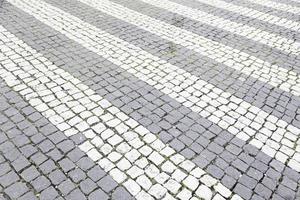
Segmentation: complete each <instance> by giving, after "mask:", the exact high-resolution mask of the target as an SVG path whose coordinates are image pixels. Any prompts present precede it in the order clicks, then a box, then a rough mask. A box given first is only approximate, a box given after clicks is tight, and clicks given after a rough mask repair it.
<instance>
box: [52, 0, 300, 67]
mask: <svg viewBox="0 0 300 200" xmlns="http://www.w3.org/2000/svg"><path fill="white" fill-rule="evenodd" d="M48 1H49V2H53V1H51V0H48ZM112 1H114V2H115V3H119V4H121V5H123V6H125V7H128V8H130V9H133V10H135V11H138V12H141V13H143V14H146V15H148V16H150V17H153V18H156V19H158V20H161V21H165V22H167V23H169V24H172V25H175V26H177V27H179V28H182V29H185V30H188V31H191V32H193V33H195V34H198V35H200V36H204V37H206V38H209V39H211V40H214V41H216V42H220V43H221V44H224V45H227V46H230V47H232V48H236V49H238V50H241V51H243V52H245V53H248V54H249V55H252V56H255V57H257V58H260V59H262V60H265V61H268V62H270V63H276V64H277V65H279V66H281V67H284V68H287V69H293V70H294V71H295V72H297V73H300V68H299V67H297V66H300V56H298V57H296V56H295V55H288V54H287V53H285V52H283V51H280V50H277V49H275V48H271V47H269V46H267V45H264V44H261V43H259V42H255V41H253V40H250V39H247V38H246V37H243V36H240V35H237V34H233V33H230V32H228V31H225V30H222V29H219V28H216V27H213V26H210V25H206V24H202V23H200V22H198V21H196V20H191V19H189V18H186V17H183V16H181V15H178V14H176V13H172V12H169V11H166V10H164V9H160V8H157V7H155V6H151V5H149V4H146V3H143V2H141V1H138V0H123V1H121V2H120V1H119V0H112ZM180 1H181V0H180ZM54 2H55V3H56V2H57V1H54ZM210 10H211V9H210ZM205 11H207V9H205ZM211 12H213V11H211ZM243 24H245V23H243ZM246 24H247V23H246Z"/></svg>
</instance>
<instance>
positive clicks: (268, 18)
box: [197, 0, 300, 31]
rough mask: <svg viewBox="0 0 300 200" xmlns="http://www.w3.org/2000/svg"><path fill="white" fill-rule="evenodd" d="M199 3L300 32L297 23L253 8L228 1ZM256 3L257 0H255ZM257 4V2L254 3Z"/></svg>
mask: <svg viewBox="0 0 300 200" xmlns="http://www.w3.org/2000/svg"><path fill="white" fill-rule="evenodd" d="M197 1H198V2H201V3H205V4H207V5H211V6H214V7H216V8H221V9H225V10H228V11H230V12H234V13H237V14H240V15H244V16H247V17H250V18H254V19H258V20H261V21H265V22H268V23H271V24H275V25H278V26H282V27H284V28H287V29H291V30H294V31H299V30H300V29H299V28H300V24H299V23H298V22H297V21H292V20H288V19H285V18H280V17H277V16H274V15H270V14H268V13H264V12H260V11H257V10H254V9H251V8H247V7H243V6H238V5H235V4H233V3H228V2H226V1H222V0H211V1H209V0H197ZM253 1H255V0H253ZM253 3H256V2H253ZM282 10H284V9H282Z"/></svg>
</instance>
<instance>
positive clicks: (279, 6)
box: [248, 0, 300, 15]
mask: <svg viewBox="0 0 300 200" xmlns="http://www.w3.org/2000/svg"><path fill="white" fill-rule="evenodd" d="M248 1H249V2H251V3H255V4H259V5H262V6H266V7H269V8H273V9H276V10H281V11H285V12H290V13H293V14H297V15H300V8H299V7H296V6H292V5H288V4H284V3H279V2H275V1H270V0H248Z"/></svg>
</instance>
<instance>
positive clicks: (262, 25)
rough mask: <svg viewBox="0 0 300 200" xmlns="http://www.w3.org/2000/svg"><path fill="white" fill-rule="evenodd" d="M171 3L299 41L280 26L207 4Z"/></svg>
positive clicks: (194, 0) (192, 1) (193, 1)
mask: <svg viewBox="0 0 300 200" xmlns="http://www.w3.org/2000/svg"><path fill="white" fill-rule="evenodd" d="M171 1H173V2H176V3H179V4H182V5H184V6H188V7H191V8H197V9H199V10H202V11H206V12H207V11H208V12H210V13H213V14H214V15H217V16H219V17H222V18H225V19H228V20H231V21H234V22H238V23H242V24H247V25H249V26H253V27H255V28H259V29H261V30H264V31H268V32H270V33H276V34H278V35H281V36H283V37H286V38H288V39H292V40H297V41H299V40H300V36H299V33H298V32H296V31H293V30H290V29H286V28H284V27H281V26H277V25H274V24H271V23H268V22H264V21H261V20H258V19H255V18H250V17H246V16H241V15H239V14H236V13H233V12H230V11H227V10H224V9H220V8H216V7H213V6H210V5H207V4H203V3H200V2H198V1H197V0H171Z"/></svg>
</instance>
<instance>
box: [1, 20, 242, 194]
mask: <svg viewBox="0 0 300 200" xmlns="http://www.w3.org/2000/svg"><path fill="white" fill-rule="evenodd" d="M0 30H1V33H0V40H1V42H0V47H1V53H0V62H1V66H0V76H1V78H3V79H4V80H5V82H6V83H7V84H8V86H10V87H11V88H12V89H13V90H15V91H17V92H18V93H20V94H21V95H22V96H23V97H24V98H25V99H26V100H28V101H29V103H30V105H32V106H33V107H34V108H36V109H37V110H38V111H39V112H41V113H42V114H43V115H44V116H45V117H46V118H47V119H49V121H50V122H51V123H53V124H54V125H55V126H56V127H57V128H58V129H59V130H61V131H62V132H64V134H65V135H66V136H71V135H74V134H76V133H78V132H81V133H83V134H84V135H85V136H86V138H88V140H87V141H85V142H84V143H82V144H81V145H80V146H79V148H80V149H81V150H82V151H84V152H85V153H86V154H87V155H88V156H89V157H90V158H91V159H92V160H93V161H95V162H98V164H99V165H100V166H101V167H102V168H103V169H104V170H105V171H106V172H108V173H109V174H110V175H111V176H112V177H113V178H114V180H116V181H117V182H118V183H120V184H122V185H124V187H126V188H127V189H128V191H129V192H130V193H131V194H132V195H133V196H135V197H136V198H137V199H153V198H156V199H159V198H162V197H164V196H165V197H166V198H168V199H172V198H173V197H178V198H181V197H187V198H191V197H192V195H194V196H195V197H198V198H206V199H208V198H212V197H215V198H221V196H223V197H225V198H229V197H232V198H233V199H240V197H239V196H237V195H233V194H232V193H231V192H230V191H229V190H228V189H226V188H225V187H224V186H223V185H222V184H221V183H220V182H218V181H217V180H216V179H214V178H212V177H211V176H209V175H208V174H207V173H206V172H204V171H203V170H201V169H200V168H199V167H196V166H195V164H193V163H192V162H191V161H189V160H186V159H185V158H184V157H183V156H181V155H179V154H177V153H176V152H175V151H174V150H173V149H172V148H170V147H169V146H168V145H165V144H163V143H162V142H161V141H160V140H159V139H158V138H157V137H156V136H155V135H153V134H152V133H150V132H149V131H148V130H147V129H145V128H144V127H142V126H141V125H139V124H138V123H137V122H136V121H135V120H133V119H131V118H129V117H128V116H127V115H126V114H124V113H123V112H121V111H120V110H119V109H118V108H116V107H114V106H112V105H111V104H110V102H108V101H107V100H105V99H103V98H102V97H101V96H99V95H97V94H95V92H94V91H93V90H91V89H89V88H88V86H86V85H84V84H82V83H81V81H79V80H78V79H76V78H74V77H73V76H72V75H71V74H69V73H67V72H65V71H64V70H62V69H60V68H58V67H56V66H55V65H53V64H52V63H51V62H49V61H48V60H47V59H46V58H45V57H43V56H42V55H41V54H39V53H37V52H36V51H35V50H34V49H32V48H31V47H29V46H28V45H26V44H25V43H23V41H21V40H19V39H18V38H16V37H15V36H14V35H12V34H11V33H9V32H8V31H7V30H5V29H4V28H3V27H2V26H0ZM162 185H164V187H163V186H162ZM172 196H173V197H172Z"/></svg>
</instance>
